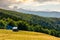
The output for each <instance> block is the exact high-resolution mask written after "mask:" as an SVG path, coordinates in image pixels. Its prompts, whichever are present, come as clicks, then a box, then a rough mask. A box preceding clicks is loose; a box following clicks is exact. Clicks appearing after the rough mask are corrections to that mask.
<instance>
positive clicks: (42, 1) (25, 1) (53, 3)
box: [0, 0, 60, 11]
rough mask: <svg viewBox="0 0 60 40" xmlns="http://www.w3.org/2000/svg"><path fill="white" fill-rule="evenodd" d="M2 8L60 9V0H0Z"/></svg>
mask: <svg viewBox="0 0 60 40" xmlns="http://www.w3.org/2000/svg"><path fill="white" fill-rule="evenodd" d="M0 8H6V9H11V10H12V9H20V8H22V9H25V10H32V11H60V0H0Z"/></svg>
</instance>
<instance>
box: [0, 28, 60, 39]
mask: <svg viewBox="0 0 60 40" xmlns="http://www.w3.org/2000/svg"><path fill="white" fill-rule="evenodd" d="M0 40H60V38H57V37H54V36H50V35H47V34H44V33H37V32H29V31H19V32H13V31H12V30H3V29H0Z"/></svg>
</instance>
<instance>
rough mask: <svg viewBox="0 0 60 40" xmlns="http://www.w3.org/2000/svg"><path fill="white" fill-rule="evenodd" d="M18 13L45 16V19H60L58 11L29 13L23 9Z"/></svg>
mask: <svg viewBox="0 0 60 40" xmlns="http://www.w3.org/2000/svg"><path fill="white" fill-rule="evenodd" d="M16 11H18V12H23V13H27V14H34V15H38V16H43V17H56V18H60V12H57V11H29V10H24V9H21V8H20V9H18V10H16Z"/></svg>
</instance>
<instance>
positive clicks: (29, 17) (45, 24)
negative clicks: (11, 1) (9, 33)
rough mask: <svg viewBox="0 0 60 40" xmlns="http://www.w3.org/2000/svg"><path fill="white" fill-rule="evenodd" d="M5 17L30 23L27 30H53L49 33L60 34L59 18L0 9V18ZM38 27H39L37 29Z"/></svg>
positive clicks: (3, 18) (44, 31) (45, 31)
mask: <svg viewBox="0 0 60 40" xmlns="http://www.w3.org/2000/svg"><path fill="white" fill-rule="evenodd" d="M7 18H10V19H12V20H14V21H19V20H22V21H23V22H27V23H28V24H29V25H31V29H30V28H29V29H28V28H27V30H29V31H37V32H43V33H47V34H50V33H49V32H50V31H51V30H53V32H52V31H51V35H54V36H60V18H51V17H50V18H49V17H42V16H37V15H33V14H25V13H22V12H15V11H10V10H4V9H0V20H4V21H5V19H7ZM3 24H4V23H3ZM22 24H23V23H22ZM22 24H21V25H22ZM24 25H25V24H24ZM32 25H33V26H32ZM37 25H38V27H37ZM1 26H2V25H1ZM13 26H14V25H13ZM34 27H35V28H34ZM39 27H40V28H41V29H39ZM23 29H24V28H23ZM45 29H46V30H45ZM24 30H26V29H24ZM47 30H48V31H47ZM54 33H55V34H54Z"/></svg>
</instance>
